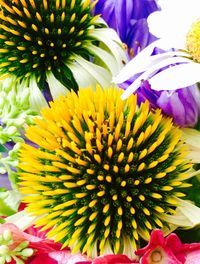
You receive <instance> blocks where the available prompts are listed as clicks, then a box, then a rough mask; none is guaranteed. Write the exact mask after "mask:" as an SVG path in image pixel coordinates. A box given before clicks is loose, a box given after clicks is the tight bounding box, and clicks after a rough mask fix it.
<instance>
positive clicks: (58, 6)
mask: <svg viewBox="0 0 200 264" xmlns="http://www.w3.org/2000/svg"><path fill="white" fill-rule="evenodd" d="M59 8H60V0H56V9H57V10H58V9H59Z"/></svg>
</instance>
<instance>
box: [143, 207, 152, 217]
mask: <svg viewBox="0 0 200 264" xmlns="http://www.w3.org/2000/svg"><path fill="white" fill-rule="evenodd" d="M143 212H144V214H145V215H148V216H150V215H151V213H150V211H149V210H148V209H147V208H144V209H143Z"/></svg>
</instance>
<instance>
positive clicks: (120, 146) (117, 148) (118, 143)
mask: <svg viewBox="0 0 200 264" xmlns="http://www.w3.org/2000/svg"><path fill="white" fill-rule="evenodd" d="M122 145H123V143H122V140H121V139H119V140H118V141H117V145H116V151H117V152H118V151H120V150H121V148H122Z"/></svg>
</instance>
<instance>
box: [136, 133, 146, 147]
mask: <svg viewBox="0 0 200 264" xmlns="http://www.w3.org/2000/svg"><path fill="white" fill-rule="evenodd" d="M143 140H144V132H141V133H140V135H139V137H138V139H137V141H136V146H137V147H139V146H140V144H141V143H142V141H143Z"/></svg>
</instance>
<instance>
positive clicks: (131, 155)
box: [127, 152, 134, 163]
mask: <svg viewBox="0 0 200 264" xmlns="http://www.w3.org/2000/svg"><path fill="white" fill-rule="evenodd" d="M133 157H134V154H133V152H130V153H129V155H128V159H127V163H131V162H132V161H133Z"/></svg>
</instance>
